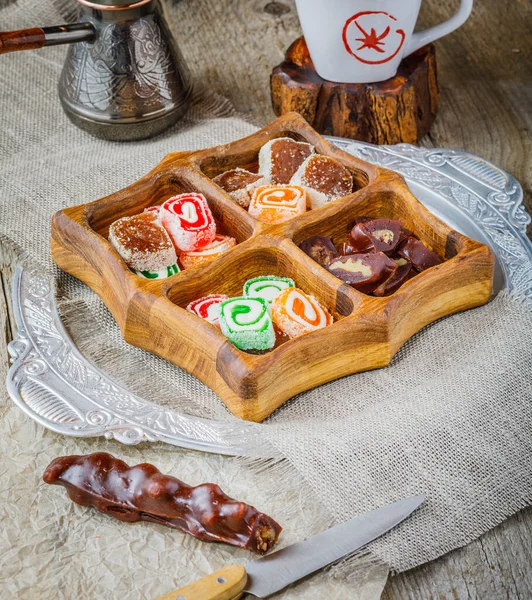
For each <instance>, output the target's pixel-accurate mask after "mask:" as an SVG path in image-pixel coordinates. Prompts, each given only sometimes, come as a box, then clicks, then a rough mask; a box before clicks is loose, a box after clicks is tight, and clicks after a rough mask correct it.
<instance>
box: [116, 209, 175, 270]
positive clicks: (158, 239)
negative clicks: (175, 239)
mask: <svg viewBox="0 0 532 600" xmlns="http://www.w3.org/2000/svg"><path fill="white" fill-rule="evenodd" d="M109 242H110V243H111V245H112V246H113V247H114V248H115V249H116V251H117V252H118V254H120V256H121V257H122V258H123V259H124V261H125V262H126V264H127V266H128V267H129V268H130V269H134V270H135V271H149V272H156V271H160V270H161V269H163V270H164V269H165V268H166V267H168V266H169V265H170V266H171V265H175V264H176V263H177V256H176V252H175V248H174V245H173V244H172V240H171V239H170V236H169V235H168V233H167V231H166V230H165V229H164V227H161V225H160V224H159V222H158V220H157V215H155V214H154V213H153V212H144V213H140V214H139V215H133V216H132V217H123V218H122V219H118V220H117V221H115V222H114V223H112V224H111V227H109Z"/></svg>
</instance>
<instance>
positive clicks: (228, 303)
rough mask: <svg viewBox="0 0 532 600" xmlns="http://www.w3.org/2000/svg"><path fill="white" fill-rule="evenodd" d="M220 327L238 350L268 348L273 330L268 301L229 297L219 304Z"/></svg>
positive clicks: (272, 341)
mask: <svg viewBox="0 0 532 600" xmlns="http://www.w3.org/2000/svg"><path fill="white" fill-rule="evenodd" d="M220 328H221V330H222V333H223V334H224V335H225V337H226V338H227V339H228V340H229V341H230V342H231V343H232V344H234V345H235V346H236V347H237V348H238V349H240V350H269V349H270V348H273V347H274V346H275V331H274V329H273V322H272V318H271V316H270V311H269V308H268V303H267V302H266V301H265V300H264V299H263V298H244V297H242V298H229V300H224V301H223V302H222V303H221V304H220Z"/></svg>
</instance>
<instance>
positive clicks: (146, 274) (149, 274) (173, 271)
mask: <svg viewBox="0 0 532 600" xmlns="http://www.w3.org/2000/svg"><path fill="white" fill-rule="evenodd" d="M129 270H130V271H132V272H133V273H135V275H138V276H139V277H143V278H144V279H166V278H167V277H172V275H177V273H179V267H178V266H177V265H170V266H169V267H165V268H164V269H161V270H160V271H136V270H135V269H129Z"/></svg>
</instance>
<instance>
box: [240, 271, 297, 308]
mask: <svg viewBox="0 0 532 600" xmlns="http://www.w3.org/2000/svg"><path fill="white" fill-rule="evenodd" d="M289 287H296V284H295V283H294V280H293V279H290V278H289V277H277V276H276V275H264V276H263V277H254V278H253V279H249V280H248V281H246V283H245V284H244V296H247V297H248V298H262V299H263V300H266V302H267V303H268V304H271V303H272V302H273V301H274V299H275V297H276V296H278V295H279V294H280V293H281V292H282V291H283V290H285V289H286V288H289Z"/></svg>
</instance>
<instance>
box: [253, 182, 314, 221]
mask: <svg viewBox="0 0 532 600" xmlns="http://www.w3.org/2000/svg"><path fill="white" fill-rule="evenodd" d="M306 207H307V196H306V192H305V190H304V189H303V188H302V187H299V186H297V185H264V186H261V187H259V188H257V189H256V190H255V192H254V193H253V198H252V199H251V204H250V205H249V214H250V215H251V216H252V217H255V218H256V219H258V220H259V221H263V222H265V223H283V222H284V221H289V220H290V219H293V218H294V217H297V216H298V215H302V214H303V213H304V212H305V211H306V210H307V208H306Z"/></svg>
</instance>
